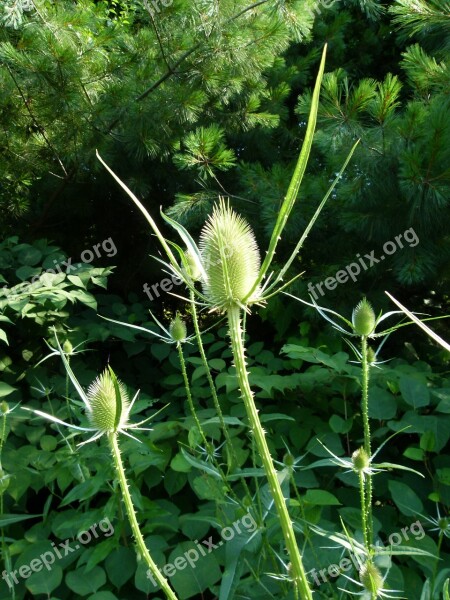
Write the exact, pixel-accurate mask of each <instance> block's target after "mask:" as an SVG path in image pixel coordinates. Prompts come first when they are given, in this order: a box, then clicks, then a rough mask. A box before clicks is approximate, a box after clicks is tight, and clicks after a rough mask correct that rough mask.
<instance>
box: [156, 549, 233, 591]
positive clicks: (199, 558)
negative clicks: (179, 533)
mask: <svg viewBox="0 0 450 600" xmlns="http://www.w3.org/2000/svg"><path fill="white" fill-rule="evenodd" d="M215 543H216V544H217V545H218V546H223V544H225V543H226V542H225V541H223V540H220V541H219V540H217V541H216V542H215ZM203 551H204V553H205V556H203V555H202V552H201V551H200V550H199V548H198V547H197V545H196V544H194V543H193V542H181V544H178V546H176V548H175V549H174V550H173V551H172V552H171V554H170V556H169V560H168V563H167V565H166V569H170V567H169V565H170V566H171V567H172V569H170V571H167V572H166V575H168V577H169V582H170V584H171V585H172V586H173V588H174V589H175V591H176V593H177V595H178V597H179V600H185V599H186V598H192V597H193V596H196V597H199V596H200V595H201V594H202V592H205V591H206V590H207V589H208V588H209V587H211V586H212V585H214V584H215V583H217V582H218V581H220V579H221V577H222V572H221V570H220V568H219V563H218V561H217V558H216V556H215V555H214V552H215V550H214V549H212V551H211V552H210V551H209V548H207V547H206V546H204V547H203ZM176 561H178V562H176ZM176 565H177V567H178V568H176ZM172 572H173V575H170V574H169V573H172Z"/></svg>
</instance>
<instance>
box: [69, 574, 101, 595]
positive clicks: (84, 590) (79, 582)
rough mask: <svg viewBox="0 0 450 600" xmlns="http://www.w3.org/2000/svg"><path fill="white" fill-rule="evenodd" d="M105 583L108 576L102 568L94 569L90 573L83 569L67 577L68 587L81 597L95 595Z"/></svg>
mask: <svg viewBox="0 0 450 600" xmlns="http://www.w3.org/2000/svg"><path fill="white" fill-rule="evenodd" d="M105 583H106V575H105V571H104V570H103V569H102V568H101V567H94V568H93V569H91V570H90V571H89V573H86V569H85V568H84V567H81V568H80V569H76V570H75V571H70V573H67V575H66V585H67V587H68V588H69V589H71V590H72V592H75V593H76V594H78V595H80V596H87V595H88V594H95V592H96V591H97V590H98V589H99V588H101V587H102V585H104V584H105Z"/></svg>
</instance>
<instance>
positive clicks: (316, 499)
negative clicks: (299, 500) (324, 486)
mask: <svg viewBox="0 0 450 600" xmlns="http://www.w3.org/2000/svg"><path fill="white" fill-rule="evenodd" d="M303 500H304V502H308V503H309V504H313V505H315V506H337V505H340V504H341V503H340V502H339V500H338V499H337V498H336V496H334V495H333V494H330V492H327V491H326V490H307V492H306V494H305V495H304V496H303Z"/></svg>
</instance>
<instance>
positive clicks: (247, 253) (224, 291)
mask: <svg viewBox="0 0 450 600" xmlns="http://www.w3.org/2000/svg"><path fill="white" fill-rule="evenodd" d="M199 248H200V253H201V256H202V262H203V265H204V267H205V273H206V280H205V281H204V283H203V293H204V295H205V296H206V298H207V300H208V303H209V304H210V305H211V306H212V307H214V308H217V309H218V310H220V311H224V310H226V309H227V308H228V307H230V306H233V305H238V306H241V307H243V306H245V305H247V304H248V303H250V302H251V301H252V300H255V299H256V298H257V297H258V295H259V290H258V289H256V290H255V291H254V292H253V293H252V297H251V298H249V295H250V293H251V292H252V290H253V288H254V286H255V283H256V281H257V279H258V275H259V268H260V256H259V250H258V246H257V243H256V239H255V236H254V234H253V231H252V230H251V228H250V226H249V225H248V223H247V222H246V221H245V220H244V219H243V218H242V217H240V216H239V215H237V214H236V213H235V212H234V211H233V210H232V208H231V207H230V205H229V204H227V203H225V201H224V200H223V199H221V201H220V203H219V205H216V206H215V207H214V210H213V213H212V215H211V216H210V217H209V219H208V221H207V222H206V224H205V225H204V227H203V229H202V232H201V234H200V243H199Z"/></svg>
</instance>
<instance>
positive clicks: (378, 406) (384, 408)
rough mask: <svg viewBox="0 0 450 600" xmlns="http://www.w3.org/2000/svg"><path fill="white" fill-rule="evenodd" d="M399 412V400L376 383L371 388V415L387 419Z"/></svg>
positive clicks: (383, 419)
mask: <svg viewBox="0 0 450 600" xmlns="http://www.w3.org/2000/svg"><path fill="white" fill-rule="evenodd" d="M396 414H397V401H396V399H395V397H394V396H393V395H392V394H391V392H388V391H387V390H385V389H383V388H381V387H379V386H377V385H374V386H371V387H370V388H369V417H371V418H372V419H379V420H380V421H385V420H387V419H392V418H394V417H395V415H396Z"/></svg>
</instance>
